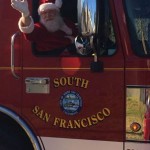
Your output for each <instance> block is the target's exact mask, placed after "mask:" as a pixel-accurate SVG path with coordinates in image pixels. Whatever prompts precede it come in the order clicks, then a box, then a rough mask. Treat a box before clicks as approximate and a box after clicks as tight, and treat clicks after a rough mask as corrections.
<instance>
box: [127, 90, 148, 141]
mask: <svg viewBox="0 0 150 150" xmlns="http://www.w3.org/2000/svg"><path fill="white" fill-rule="evenodd" d="M126 97H127V98H126V140H131V141H150V88H132V87H130V88H127V94H126Z"/></svg>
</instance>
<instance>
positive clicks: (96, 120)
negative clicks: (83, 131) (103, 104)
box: [89, 115, 98, 126]
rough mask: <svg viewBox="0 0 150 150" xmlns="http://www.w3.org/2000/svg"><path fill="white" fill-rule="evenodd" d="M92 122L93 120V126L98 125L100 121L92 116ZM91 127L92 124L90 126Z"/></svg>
mask: <svg viewBox="0 0 150 150" xmlns="http://www.w3.org/2000/svg"><path fill="white" fill-rule="evenodd" d="M91 120H92V124H94V125H95V124H97V123H98V119H97V118H96V115H92V116H91ZM89 125H90V126H91V124H89Z"/></svg>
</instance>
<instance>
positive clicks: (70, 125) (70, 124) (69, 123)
mask: <svg viewBox="0 0 150 150" xmlns="http://www.w3.org/2000/svg"><path fill="white" fill-rule="evenodd" d="M67 128H71V129H73V124H72V121H71V120H69V121H68V125H67Z"/></svg>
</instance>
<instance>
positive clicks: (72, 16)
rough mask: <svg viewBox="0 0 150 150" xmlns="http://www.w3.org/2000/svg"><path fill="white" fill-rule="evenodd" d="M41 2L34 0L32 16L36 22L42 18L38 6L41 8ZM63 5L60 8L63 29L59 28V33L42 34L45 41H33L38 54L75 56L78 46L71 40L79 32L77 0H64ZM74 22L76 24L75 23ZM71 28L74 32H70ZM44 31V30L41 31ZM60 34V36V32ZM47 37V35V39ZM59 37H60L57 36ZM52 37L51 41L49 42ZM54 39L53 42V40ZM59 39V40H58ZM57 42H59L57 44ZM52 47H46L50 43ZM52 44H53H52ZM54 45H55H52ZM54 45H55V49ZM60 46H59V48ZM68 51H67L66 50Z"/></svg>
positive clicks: (34, 51) (35, 52)
mask: <svg viewBox="0 0 150 150" xmlns="http://www.w3.org/2000/svg"><path fill="white" fill-rule="evenodd" d="M39 2H40V0H36V1H35V0H32V17H33V20H34V22H35V23H38V22H40V18H39V15H38V8H39ZM62 2H63V3H62V6H61V8H60V14H61V16H62V17H63V19H64V22H65V25H66V26H67V28H66V27H64V28H63V29H62V28H61V29H59V30H57V31H58V32H57V31H56V32H57V34H55V33H53V32H52V34H49V33H48V34H46V35H45V34H42V35H41V34H40V35H41V36H42V37H43V39H44V40H43V41H44V43H42V42H41V43H42V44H41V43H40V44H39V45H40V46H39V45H38V44H37V43H38V41H39V40H38V41H37V42H36V43H35V42H32V43H31V47H32V52H33V54H34V55H36V56H66V54H67V56H68V55H69V54H70V55H71V56H74V54H76V48H75V45H74V44H73V43H72V44H71V41H73V37H75V35H76V33H77V28H76V22H77V0H69V1H68V0H62ZM73 24H74V25H73ZM68 28H69V29H68ZM70 29H72V31H73V32H72V33H73V34H70ZM40 33H43V32H40ZM58 33H59V34H60V36H59V34H58ZM45 37H47V38H46V39H45ZM57 37H58V38H57ZM49 39H50V42H49ZM51 41H52V42H51ZM57 41H58V42H57ZM48 42H49V43H48ZM56 43H57V44H56ZM58 43H59V44H58ZM48 44H49V47H51V49H49V47H46V48H45V45H48ZM50 45H51V46H50ZM52 45H53V46H52ZM53 47H55V48H54V49H53ZM57 47H58V48H57ZM66 51H67V52H66Z"/></svg>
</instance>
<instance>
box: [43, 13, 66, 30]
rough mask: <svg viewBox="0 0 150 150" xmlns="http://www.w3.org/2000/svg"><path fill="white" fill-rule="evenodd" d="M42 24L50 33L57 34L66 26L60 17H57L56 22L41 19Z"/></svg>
mask: <svg viewBox="0 0 150 150" xmlns="http://www.w3.org/2000/svg"><path fill="white" fill-rule="evenodd" d="M40 22H41V23H42V24H43V25H44V26H45V28H46V29H47V30H48V31H49V32H55V31H57V30H59V29H61V28H62V26H63V25H64V21H63V18H62V17H61V16H60V15H58V16H56V17H55V19H54V20H49V21H45V20H43V19H42V18H40Z"/></svg>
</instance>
